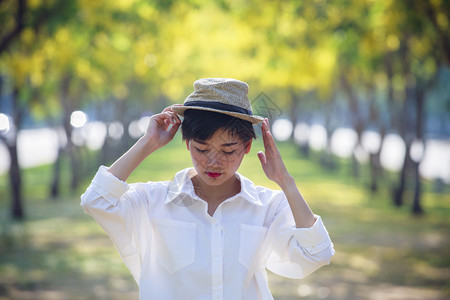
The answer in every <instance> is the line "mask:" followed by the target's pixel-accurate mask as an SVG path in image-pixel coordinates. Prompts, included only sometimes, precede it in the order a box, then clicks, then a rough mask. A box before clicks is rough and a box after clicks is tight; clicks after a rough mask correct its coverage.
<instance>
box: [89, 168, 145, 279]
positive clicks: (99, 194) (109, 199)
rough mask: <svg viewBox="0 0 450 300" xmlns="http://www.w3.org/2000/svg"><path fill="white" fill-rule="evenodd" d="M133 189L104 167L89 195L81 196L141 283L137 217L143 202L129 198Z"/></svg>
mask: <svg viewBox="0 0 450 300" xmlns="http://www.w3.org/2000/svg"><path fill="white" fill-rule="evenodd" d="M129 190H130V187H129V185H128V184H127V183H126V182H123V181H121V180H119V179H118V178H116V177H115V176H114V175H112V174H111V173H110V172H108V169H107V168H106V167H104V166H102V167H100V168H99V170H98V172H97V174H96V175H95V177H94V179H93V180H92V182H91V184H90V185H89V187H88V188H87V190H86V192H85V193H84V194H83V195H82V196H81V206H82V207H83V209H84V211H85V213H87V214H89V215H90V216H92V217H93V218H94V219H95V221H96V222H97V223H98V224H99V225H100V226H101V227H102V228H103V230H104V231H105V232H106V233H107V234H108V236H109V237H110V238H111V240H112V241H113V243H114V245H115V246H116V248H117V250H118V251H119V253H120V256H121V257H122V260H123V261H124V263H125V264H126V265H127V267H128V268H129V270H130V272H131V273H132V275H133V276H134V278H135V279H136V281H138V279H139V274H140V261H139V257H138V253H137V240H138V238H137V235H138V233H137V229H136V227H137V225H136V224H135V220H136V218H135V215H136V213H137V212H138V211H139V207H137V206H139V202H138V201H132V200H131V199H135V198H136V196H137V195H133V197H129V198H127V197H125V196H126V193H127V192H128V191H129Z"/></svg>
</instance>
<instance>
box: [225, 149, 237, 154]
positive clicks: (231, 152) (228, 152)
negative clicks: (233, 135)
mask: <svg viewBox="0 0 450 300" xmlns="http://www.w3.org/2000/svg"><path fill="white" fill-rule="evenodd" d="M234 152H236V150H233V151H223V154H226V155H231V154H233V153H234Z"/></svg>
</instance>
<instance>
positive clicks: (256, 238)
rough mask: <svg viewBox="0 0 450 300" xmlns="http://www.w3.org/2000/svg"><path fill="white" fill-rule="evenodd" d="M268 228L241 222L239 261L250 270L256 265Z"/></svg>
mask: <svg viewBox="0 0 450 300" xmlns="http://www.w3.org/2000/svg"><path fill="white" fill-rule="evenodd" d="M266 232H267V228H266V227H262V226H253V225H246V224H241V232H240V244H239V262H240V263H241V264H242V265H243V266H244V267H246V268H247V269H248V270H252V269H253V268H254V267H255V263H256V261H257V259H258V257H259V255H258V254H259V253H260V249H261V246H262V244H263V242H264V238H265V236H266Z"/></svg>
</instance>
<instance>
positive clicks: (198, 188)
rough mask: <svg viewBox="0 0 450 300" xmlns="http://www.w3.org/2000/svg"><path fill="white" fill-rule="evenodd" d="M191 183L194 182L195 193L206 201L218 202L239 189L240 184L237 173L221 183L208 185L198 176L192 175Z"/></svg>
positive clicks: (236, 192)
mask: <svg viewBox="0 0 450 300" xmlns="http://www.w3.org/2000/svg"><path fill="white" fill-rule="evenodd" d="M192 183H193V184H194V189H195V194H196V195H197V196H199V197H200V198H202V199H203V200H205V201H206V202H208V203H219V204H220V203H222V202H223V201H225V200H226V199H228V198H230V197H232V196H234V195H236V194H238V193H239V192H240V191H241V184H240V181H239V179H238V178H237V175H235V176H233V177H231V178H230V179H228V180H227V181H225V182H224V183H223V184H221V185H208V184H206V183H205V182H204V181H202V180H201V178H200V177H199V176H194V177H193V178H192Z"/></svg>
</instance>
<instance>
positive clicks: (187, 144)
mask: <svg viewBox="0 0 450 300" xmlns="http://www.w3.org/2000/svg"><path fill="white" fill-rule="evenodd" d="M186 148H187V149H188V151H191V149H190V147H189V141H188V140H186Z"/></svg>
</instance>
